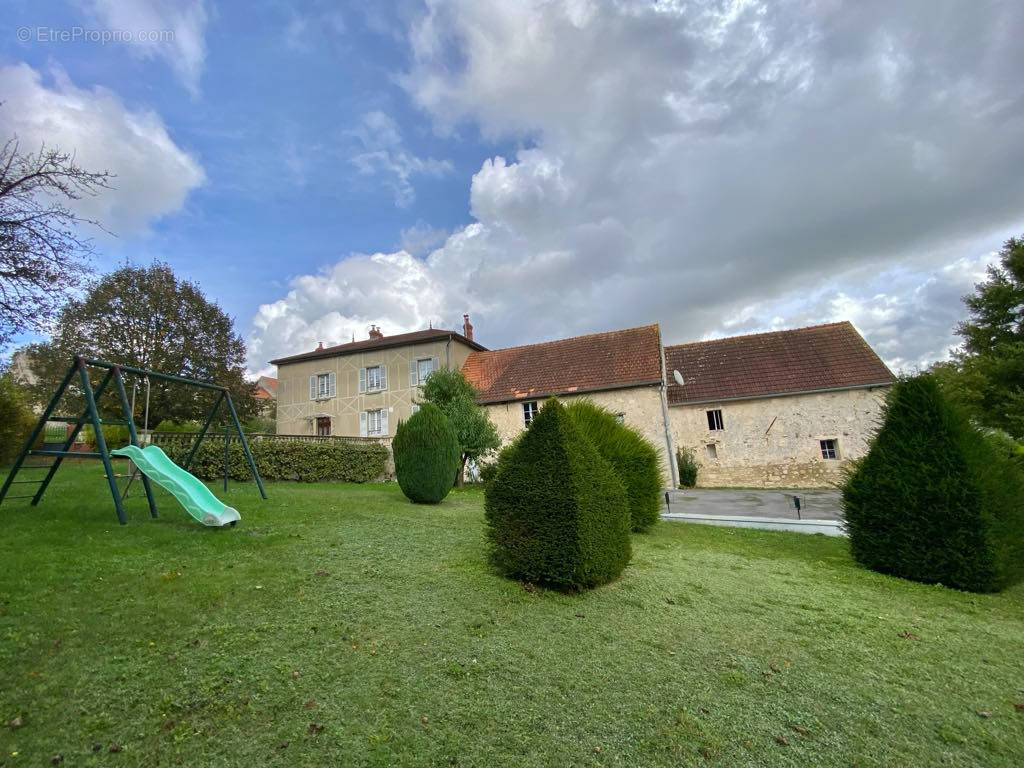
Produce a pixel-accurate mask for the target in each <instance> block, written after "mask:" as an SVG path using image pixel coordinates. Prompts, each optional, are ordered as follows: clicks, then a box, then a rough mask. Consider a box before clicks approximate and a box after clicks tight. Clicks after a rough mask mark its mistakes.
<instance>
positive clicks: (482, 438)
mask: <svg viewBox="0 0 1024 768" xmlns="http://www.w3.org/2000/svg"><path fill="white" fill-rule="evenodd" d="M423 399H424V400H425V401H427V402H428V403H433V404H434V405H436V406H437V407H438V408H440V409H441V412H442V413H443V414H444V415H445V416H447V417H448V420H449V421H450V422H451V424H452V427H453V428H454V429H455V435H456V437H457V438H458V440H459V450H460V452H461V460H460V462H459V469H458V474H457V476H456V478H455V485H456V486H457V487H459V488H461V487H462V483H463V477H464V475H465V472H466V462H467V461H469V460H470V459H473V460H474V461H476V460H478V459H481V458H483V457H484V456H487V455H488V454H490V453H492V452H493V451H496V450H498V448H499V447H501V438H500V437H498V430H497V429H496V428H495V426H494V424H492V423H491V420H490V419H489V418H487V413H486V412H485V411H484V409H483V408H481V407H480V406H479V405H477V402H476V390H475V389H473V385H472V384H470V383H469V382H468V381H467V380H466V377H465V376H463V375H462V371H453V370H448V369H444V368H443V369H441V370H437V371H434V372H433V373H431V374H430V375H429V376H428V377H427V381H426V383H425V384H424V385H423Z"/></svg>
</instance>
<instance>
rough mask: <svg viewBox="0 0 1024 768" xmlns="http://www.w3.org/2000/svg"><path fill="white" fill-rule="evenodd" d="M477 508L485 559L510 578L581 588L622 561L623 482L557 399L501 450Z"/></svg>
mask: <svg viewBox="0 0 1024 768" xmlns="http://www.w3.org/2000/svg"><path fill="white" fill-rule="evenodd" d="M484 509H485V512H484V515H485V518H486V521H487V539H488V543H489V545H490V556H491V561H492V562H493V563H494V564H495V565H496V566H497V567H498V569H499V570H501V571H502V572H503V573H505V574H506V575H508V576H511V577H513V578H518V579H524V580H526V581H529V582H533V583H538V584H547V585H551V586H554V587H556V588H560V589H581V588H586V587H594V586H597V585H598V584H604V583H606V582H609V581H611V580H612V579H614V578H616V577H617V576H618V575H619V574H620V573H621V572H622V569H623V568H625V566H626V563H628V562H629V556H630V543H629V507H628V505H627V503H626V491H625V488H624V487H623V485H622V481H621V480H619V478H618V475H617V474H616V473H615V470H614V469H613V468H612V466H611V464H609V463H608V462H607V461H605V460H604V459H603V458H601V455H600V454H599V453H598V451H597V448H595V447H594V445H593V444H592V443H591V442H590V441H589V440H587V439H586V438H585V437H584V436H583V435H582V434H581V433H580V431H579V429H578V428H577V427H576V425H575V424H574V423H573V421H572V419H571V418H569V415H568V414H567V413H566V410H565V408H563V407H562V406H561V405H560V404H559V403H558V402H557V401H556V400H549V401H548V402H547V403H546V404H545V405H544V407H543V408H541V410H540V412H539V413H538V414H537V416H536V417H535V418H534V420H533V422H532V423H531V424H530V427H529V429H527V430H526V431H525V432H523V433H522V434H521V435H520V437H519V438H518V439H517V440H516V442H515V443H513V444H512V446H511V447H509V448H508V450H507V451H505V452H503V455H502V458H501V461H499V462H498V470H497V475H496V476H495V477H494V479H493V480H492V481H491V483H490V484H489V485H488V487H487V490H486V495H485V505H484Z"/></svg>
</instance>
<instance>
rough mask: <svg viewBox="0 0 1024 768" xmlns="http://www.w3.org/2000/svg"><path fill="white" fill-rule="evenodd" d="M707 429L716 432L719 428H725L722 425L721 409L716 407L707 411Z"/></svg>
mask: <svg viewBox="0 0 1024 768" xmlns="http://www.w3.org/2000/svg"><path fill="white" fill-rule="evenodd" d="M708 429H710V430H711V431H712V432H717V431H718V430H720V429H725V427H724V426H723V425H722V409H721V408H716V409H715V410H713V411H708Z"/></svg>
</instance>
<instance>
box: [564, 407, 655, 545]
mask: <svg viewBox="0 0 1024 768" xmlns="http://www.w3.org/2000/svg"><path fill="white" fill-rule="evenodd" d="M565 410H566V412H567V413H568V414H569V418H571V419H572V420H573V423H574V424H575V425H576V428H577V429H578V430H579V431H580V434H582V435H583V436H584V437H585V438H587V439H588V440H590V442H592V443H593V444H594V447H595V448H597V452H598V453H600V454H601V456H602V457H604V459H605V460H606V461H607V462H608V463H610V464H611V465H612V468H613V469H614V470H615V472H616V473H617V474H618V476H619V479H620V480H621V481H622V485H623V486H624V487H625V488H626V499H627V501H628V503H629V518H630V525H631V527H632V529H633V530H634V531H637V532H640V531H646V530H648V529H649V528H650V527H651V526H652V525H654V524H655V523H656V522H658V516H659V515H660V513H661V486H662V483H661V464H660V461H659V456H658V449H657V448H655V447H654V446H653V445H651V443H650V441H648V440H647V439H646V438H645V437H644V436H643V435H641V434H640V433H639V432H637V431H636V430H635V429H633V428H632V427H627V426H626V425H625V424H620V423H619V420H618V419H616V418H615V414H614V413H612V412H611V411H608V410H606V409H604V408H602V407H601V406H599V405H596V404H595V403H594V402H592V401H591V400H586V399H584V400H576V401H575V402H573V403H571V404H570V405H568V406H566V409H565Z"/></svg>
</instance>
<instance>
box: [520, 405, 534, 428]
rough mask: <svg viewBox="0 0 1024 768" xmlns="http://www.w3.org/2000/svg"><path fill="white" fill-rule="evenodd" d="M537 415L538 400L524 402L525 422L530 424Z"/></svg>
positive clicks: (527, 424)
mask: <svg viewBox="0 0 1024 768" xmlns="http://www.w3.org/2000/svg"><path fill="white" fill-rule="evenodd" d="M536 415H537V401H536V400H531V401H530V402H528V403H523V424H525V425H526V426H530V422H531V421H533V419H534V417H535V416H536Z"/></svg>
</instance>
